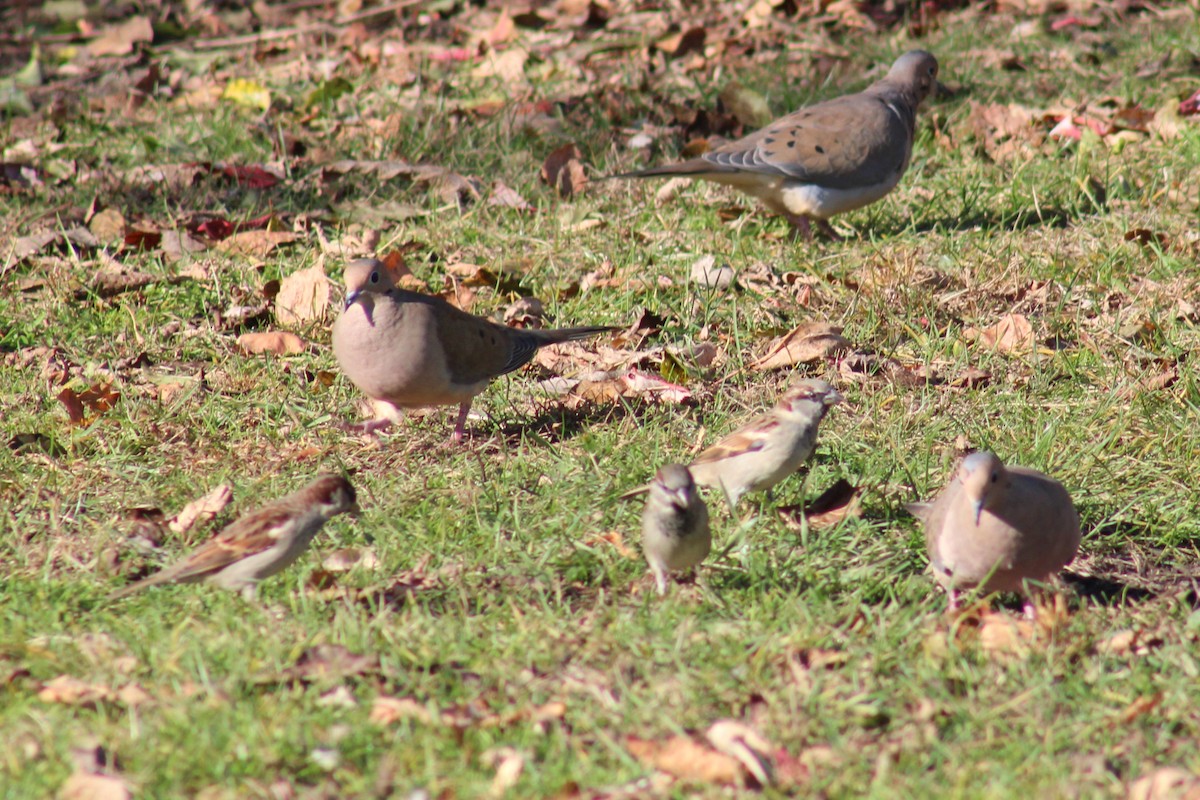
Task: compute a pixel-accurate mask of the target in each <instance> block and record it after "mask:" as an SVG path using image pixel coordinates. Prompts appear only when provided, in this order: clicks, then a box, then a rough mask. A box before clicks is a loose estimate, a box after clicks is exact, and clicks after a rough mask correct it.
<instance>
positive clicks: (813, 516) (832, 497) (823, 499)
mask: <svg viewBox="0 0 1200 800" xmlns="http://www.w3.org/2000/svg"><path fill="white" fill-rule="evenodd" d="M777 513H778V514H779V518H780V519H782V520H783V523H784V524H785V525H787V526H788V527H789V528H793V529H799V528H800V527H801V525H802V515H803V518H804V519H807V520H808V527H809V528H812V529H820V528H828V527H830V526H832V525H836V524H838V523H839V522H841V521H842V520H844V519H847V518H849V517H857V516H860V515H861V514H862V509H861V489H859V488H858V487H856V486H854V485H853V484H851V483H850V482H849V481H847V480H846V479H845V478H838V479H837V481H836V482H835V483H834V484H833V485H832V486H830V487H829V488H828V489H826V490H825V491H824V492H822V493H821V495H820V496H819V497H817V498H816V499H815V500H813V501H812V502H811V503H809V504H808V505H807V506H780V507H779V508H778V509H777Z"/></svg>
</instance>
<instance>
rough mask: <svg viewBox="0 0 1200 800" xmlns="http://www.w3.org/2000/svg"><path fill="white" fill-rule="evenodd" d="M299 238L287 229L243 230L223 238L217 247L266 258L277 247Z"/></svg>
mask: <svg viewBox="0 0 1200 800" xmlns="http://www.w3.org/2000/svg"><path fill="white" fill-rule="evenodd" d="M299 238H300V237H299V236H297V235H296V234H294V233H288V232H287V231H265V230H264V231H242V232H241V233H235V234H233V235H232V236H230V237H228V238H227V239H222V240H221V241H220V242H218V243H217V246H216V249H217V250H220V251H221V252H224V253H229V254H231V255H239V256H247V257H249V258H266V257H267V256H268V255H270V254H271V251H272V250H274V249H275V248H276V247H279V246H280V245H284V244H288V243H289V242H294V241H296V240H297V239H299Z"/></svg>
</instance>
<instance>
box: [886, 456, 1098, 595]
mask: <svg viewBox="0 0 1200 800" xmlns="http://www.w3.org/2000/svg"><path fill="white" fill-rule="evenodd" d="M907 508H908V510H909V511H910V512H912V514H913V515H914V516H916V517H917V518H918V519H920V520H921V521H922V522H923V523H924V524H925V546H926V548H927V549H928V551H929V560H930V562H931V563H932V565H933V574H934V577H936V578H937V581H938V583H940V584H941V585H942V587H943V588H945V589H946V591H947V593H948V594H949V595H950V608H951V610H953V609H955V608H957V607H958V596H959V593H960V592H962V591H964V590H970V589H974V588H979V589H981V590H982V591H984V592H986V593H990V592H1019V593H1020V594H1021V595H1023V596H1024V597H1025V613H1026V615H1028V616H1033V613H1034V606H1033V603H1032V602H1031V600H1030V593H1029V586H1028V582H1029V581H1034V582H1041V581H1044V580H1046V579H1047V578H1049V577H1050V576H1052V575H1054V574H1056V573H1057V572H1058V571H1059V570H1061V569H1062V568H1063V567H1065V566H1066V565H1067V564H1069V563H1071V560H1072V559H1074V558H1075V554H1076V553H1077V552H1078V551H1079V538H1080V534H1079V513H1078V512H1077V511H1076V510H1075V506H1074V505H1073V504H1072V503H1071V497H1070V495H1068V494H1067V490H1066V489H1064V488H1063V486H1062V484H1061V483H1059V482H1058V481H1056V480H1054V479H1053V478H1051V477H1049V476H1047V475H1043V474H1042V473H1040V472H1037V471H1036V470H1032V469H1026V468H1024V467H1007V468H1006V467H1005V466H1004V464H1003V463H1002V462H1001V461H1000V459H999V458H997V457H996V456H995V455H993V454H992V453H988V452H977V453H972V454H971V455H969V456H967V457H966V458H965V459H963V462H962V464H961V465H960V466H959V468H958V472H957V474H956V475H955V476H954V479H953V480H952V481H950V484H949V485H948V486H946V488H945V489H943V490H942V491H941V493H940V494H939V495H938V496H937V497H936V498H934V500H933V502H932V503H913V504H910V505H909V506H907Z"/></svg>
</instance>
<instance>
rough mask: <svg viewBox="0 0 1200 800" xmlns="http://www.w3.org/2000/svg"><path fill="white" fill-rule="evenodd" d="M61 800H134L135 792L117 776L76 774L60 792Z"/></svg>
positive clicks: (87, 773)
mask: <svg viewBox="0 0 1200 800" xmlns="http://www.w3.org/2000/svg"><path fill="white" fill-rule="evenodd" d="M58 799H59V800H133V791H132V790H131V789H130V788H129V785H128V784H126V783H125V781H124V779H122V778H119V777H117V776H116V775H97V774H95V773H92V772H76V773H74V774H73V775H71V776H70V777H69V778H67V780H66V781H65V782H64V783H63V785H62V787H61V788H59V790H58Z"/></svg>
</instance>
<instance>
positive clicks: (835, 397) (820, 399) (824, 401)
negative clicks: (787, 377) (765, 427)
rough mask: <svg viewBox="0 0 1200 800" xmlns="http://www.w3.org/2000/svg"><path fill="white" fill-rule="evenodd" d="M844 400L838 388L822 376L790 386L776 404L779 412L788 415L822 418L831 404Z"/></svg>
mask: <svg viewBox="0 0 1200 800" xmlns="http://www.w3.org/2000/svg"><path fill="white" fill-rule="evenodd" d="M840 402H842V395H841V393H840V392H838V390H837V389H835V388H833V386H831V385H830V384H829V383H827V382H825V381H823V380H821V379H820V378H809V379H807V380H803V381H800V382H799V383H796V384H793V385H792V386H789V387H788V389H787V391H786V392H784V393H783V396H782V397H780V398H779V403H778V404H777V405H776V406H775V410H776V413H777V414H780V415H783V416H787V417H802V416H807V417H812V418H814V419H816V420H820V419H821V418H822V417H824V416H825V411H826V410H827V409H828V408H829V407H830V406H835V405H837V404H838V403H840Z"/></svg>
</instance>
